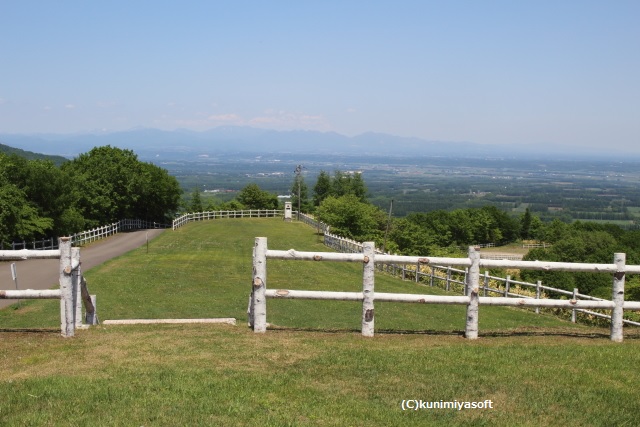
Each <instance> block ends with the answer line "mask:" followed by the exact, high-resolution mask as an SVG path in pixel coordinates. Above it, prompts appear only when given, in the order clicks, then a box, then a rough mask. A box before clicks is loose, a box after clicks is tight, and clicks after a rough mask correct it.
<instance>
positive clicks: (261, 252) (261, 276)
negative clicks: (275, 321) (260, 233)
mask: <svg viewBox="0 0 640 427" xmlns="http://www.w3.org/2000/svg"><path fill="white" fill-rule="evenodd" d="M251 283H252V289H251V313H250V314H249V323H250V324H251V327H252V328H253V332H255V333H264V332H266V331H267V297H266V296H265V290H266V289H267V238H266V237H256V240H255V244H254V246H253V280H252V282H251Z"/></svg>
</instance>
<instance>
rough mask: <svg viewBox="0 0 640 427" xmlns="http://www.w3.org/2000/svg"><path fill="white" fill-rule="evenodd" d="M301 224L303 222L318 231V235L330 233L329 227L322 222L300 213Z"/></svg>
mask: <svg viewBox="0 0 640 427" xmlns="http://www.w3.org/2000/svg"><path fill="white" fill-rule="evenodd" d="M300 222H303V223H305V224H307V225H309V226H311V227H313V228H315V229H316V230H317V231H318V234H326V233H329V226H328V225H327V224H325V223H324V222H322V221H318V220H317V219H315V218H314V217H313V216H311V215H308V214H305V213H302V212H301V213H300Z"/></svg>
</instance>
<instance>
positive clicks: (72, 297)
mask: <svg viewBox="0 0 640 427" xmlns="http://www.w3.org/2000/svg"><path fill="white" fill-rule="evenodd" d="M71 244H72V241H71V237H61V238H60V239H59V243H58V247H59V249H57V250H47V251H38V250H25V249H23V250H18V251H0V260H5V259H6V260H11V259H15V260H18V259H30V258H59V259H60V268H59V271H60V279H59V284H60V287H59V289H44V290H34V289H22V290H19V289H16V290H0V299H11V300H13V299H16V300H23V299H59V300H60V330H61V334H62V336H64V337H72V336H74V335H75V330H76V328H79V327H83V326H84V324H83V322H82V305H83V303H84V306H85V311H86V316H85V322H86V324H88V325H96V324H97V323H98V317H97V314H96V297H95V295H89V290H88V289H87V283H86V281H85V280H84V278H83V277H82V272H81V265H80V249H79V248H74V247H72V246H71ZM12 252H13V253H12ZM16 287H17V285H16Z"/></svg>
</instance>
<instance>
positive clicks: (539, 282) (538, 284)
mask: <svg viewBox="0 0 640 427" xmlns="http://www.w3.org/2000/svg"><path fill="white" fill-rule="evenodd" d="M540 286H542V280H538V282H537V283H536V299H540ZM536 314H540V307H536Z"/></svg>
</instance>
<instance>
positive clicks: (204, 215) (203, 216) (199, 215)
mask: <svg viewBox="0 0 640 427" xmlns="http://www.w3.org/2000/svg"><path fill="white" fill-rule="evenodd" d="M278 216H282V217H284V210H282V209H247V210H242V211H208V212H192V213H186V214H184V215H182V216H179V217H178V218H176V219H174V220H173V224H172V228H173V229H174V230H175V229H176V228H179V227H182V226H183V225H185V224H188V223H190V222H192V221H204V220H209V219H221V218H275V217H278Z"/></svg>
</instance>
